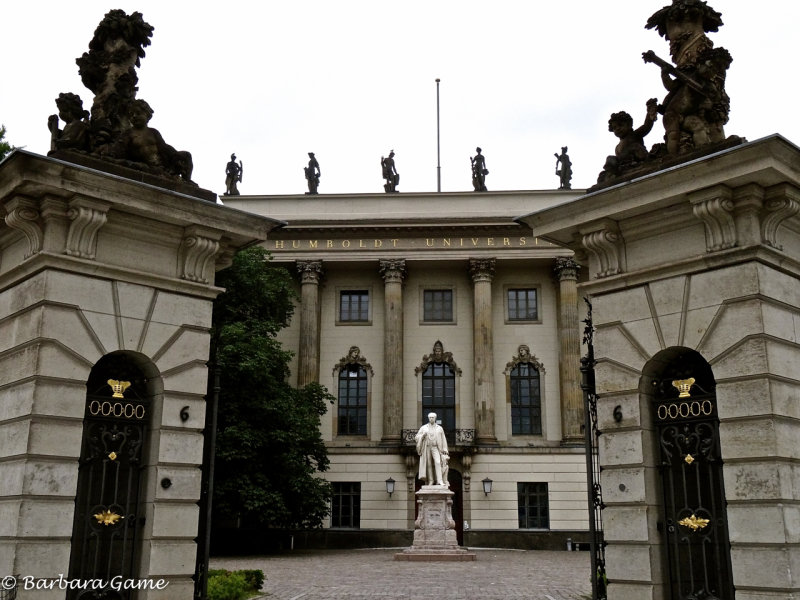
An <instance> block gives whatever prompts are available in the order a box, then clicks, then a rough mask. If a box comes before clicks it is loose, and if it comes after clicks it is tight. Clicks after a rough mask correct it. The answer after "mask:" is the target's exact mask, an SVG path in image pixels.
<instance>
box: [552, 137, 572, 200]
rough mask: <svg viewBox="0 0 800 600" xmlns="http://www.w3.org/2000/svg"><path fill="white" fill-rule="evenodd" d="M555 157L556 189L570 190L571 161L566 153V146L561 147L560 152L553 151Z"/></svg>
mask: <svg viewBox="0 0 800 600" xmlns="http://www.w3.org/2000/svg"><path fill="white" fill-rule="evenodd" d="M553 156H555V157H556V176H557V177H558V181H559V184H558V189H560V190H571V189H572V184H571V183H570V182H571V181H572V161H571V160H570V159H569V156H568V155H567V147H566V146H562V147H561V154H560V155H559V154H558V153H553Z"/></svg>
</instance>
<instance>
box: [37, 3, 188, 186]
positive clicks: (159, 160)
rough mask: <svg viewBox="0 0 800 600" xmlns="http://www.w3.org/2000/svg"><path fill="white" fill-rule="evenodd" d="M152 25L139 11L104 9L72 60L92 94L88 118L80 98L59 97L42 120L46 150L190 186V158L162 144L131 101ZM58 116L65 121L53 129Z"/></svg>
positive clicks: (139, 104) (144, 112)
mask: <svg viewBox="0 0 800 600" xmlns="http://www.w3.org/2000/svg"><path fill="white" fill-rule="evenodd" d="M152 35H153V27H152V26H150V25H149V24H147V23H146V22H145V21H144V19H143V18H142V15H141V13H138V12H135V13H133V14H131V15H128V14H126V13H125V12H124V11H122V10H119V9H116V10H111V11H109V12H108V13H107V14H106V15H105V17H103V20H102V21H100V24H99V25H98V26H97V29H95V32H94V37H93V38H92V40H91V41H90V42H89V51H88V52H84V54H83V55H82V56H81V57H80V58H78V59H76V61H75V62H76V63H77V65H78V72H79V74H80V76H81V81H82V82H83V84H84V85H85V86H86V87H87V88H88V89H89V90H90V91H91V92H92V93H94V100H93V101H92V109H91V115H89V114H88V113H86V111H84V110H83V104H82V102H81V100H80V97H78V96H76V95H75V94H61V95H60V96H59V97H58V99H57V100H56V105H57V106H58V109H59V114H58V115H52V116H51V117H50V118H49V119H48V128H49V129H50V132H51V139H52V144H51V146H52V148H51V152H55V153H59V152H64V151H66V152H67V153H73V155H74V154H75V153H78V154H83V155H89V156H92V157H95V158H99V159H101V160H103V161H105V162H108V163H114V164H118V165H122V166H124V167H129V168H133V169H137V170H140V171H145V172H147V173H151V174H153V175H157V176H159V177H168V178H172V179H179V180H182V181H185V182H190V183H193V182H191V173H192V168H191V165H192V159H191V155H190V154H189V153H188V152H179V151H177V150H175V149H174V148H173V147H172V146H170V145H169V144H167V143H166V142H165V141H164V139H163V138H162V137H161V134H160V133H159V132H158V130H156V129H153V128H152V127H149V126H148V122H149V120H150V118H151V117H152V116H153V109H152V108H150V106H149V105H148V104H147V102H145V101H144V100H137V99H136V92H137V91H138V88H137V83H138V77H137V75H136V67H138V66H139V65H140V60H141V59H142V58H144V56H145V52H144V49H145V47H147V46H149V45H150V38H151V37H152ZM59 117H60V118H61V119H62V120H63V121H64V122H65V123H66V125H65V127H64V129H63V130H60V129H59Z"/></svg>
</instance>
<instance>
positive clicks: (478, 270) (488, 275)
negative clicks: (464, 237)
mask: <svg viewBox="0 0 800 600" xmlns="http://www.w3.org/2000/svg"><path fill="white" fill-rule="evenodd" d="M496 264H497V259H494V258H470V259H469V274H470V277H472V281H473V282H474V283H477V282H479V281H488V282H491V281H492V279H493V278H494V269H495V265H496Z"/></svg>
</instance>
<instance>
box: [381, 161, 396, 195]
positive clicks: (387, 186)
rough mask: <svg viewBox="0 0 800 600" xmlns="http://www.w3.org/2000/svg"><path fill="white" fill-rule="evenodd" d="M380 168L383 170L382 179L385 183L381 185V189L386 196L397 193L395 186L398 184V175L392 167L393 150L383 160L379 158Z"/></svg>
mask: <svg viewBox="0 0 800 600" xmlns="http://www.w3.org/2000/svg"><path fill="white" fill-rule="evenodd" d="M381 168H382V170H383V178H384V179H385V180H386V183H384V184H383V189H384V191H385V192H386V193H387V194H390V193H393V192H396V191H397V186H398V185H399V184H400V174H399V173H398V172H397V168H396V167H395V166H394V150H392V151H391V152H389V156H387V157H386V158H384V157H383V156H381Z"/></svg>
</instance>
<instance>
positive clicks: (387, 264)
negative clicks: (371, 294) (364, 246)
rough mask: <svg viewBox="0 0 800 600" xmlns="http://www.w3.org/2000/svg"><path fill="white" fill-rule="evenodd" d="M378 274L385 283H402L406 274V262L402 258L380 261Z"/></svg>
mask: <svg viewBox="0 0 800 600" xmlns="http://www.w3.org/2000/svg"><path fill="white" fill-rule="evenodd" d="M378 272H379V273H380V274H381V277H382V278H383V281H384V282H386V283H390V282H394V283H403V281H404V280H405V278H406V275H407V274H408V270H407V268H406V261H405V259H402V258H395V259H385V260H380V261H379V263H378Z"/></svg>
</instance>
